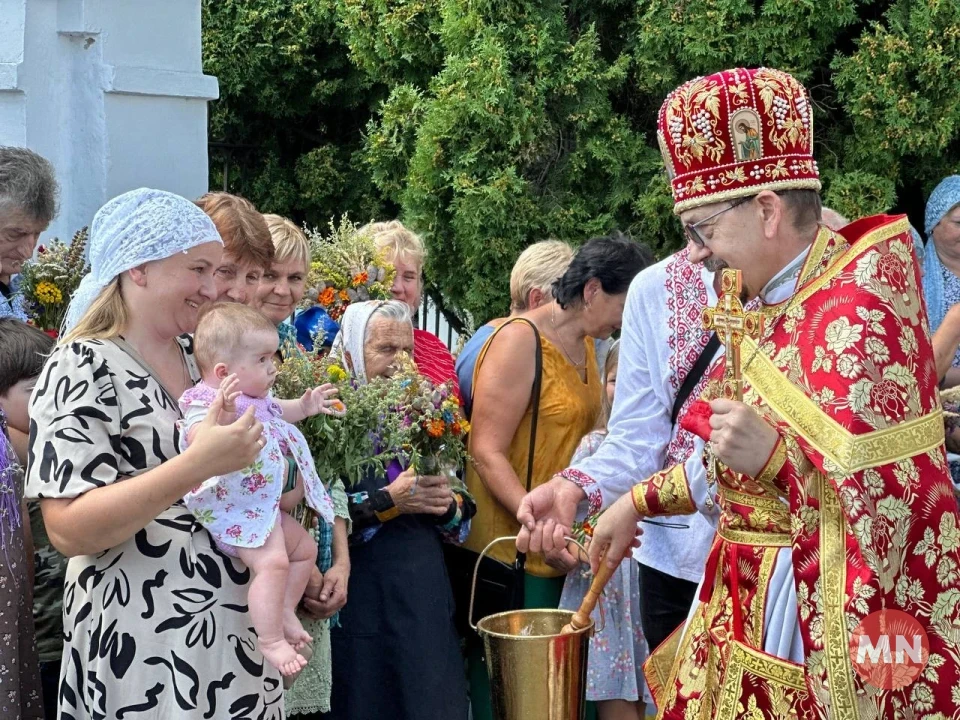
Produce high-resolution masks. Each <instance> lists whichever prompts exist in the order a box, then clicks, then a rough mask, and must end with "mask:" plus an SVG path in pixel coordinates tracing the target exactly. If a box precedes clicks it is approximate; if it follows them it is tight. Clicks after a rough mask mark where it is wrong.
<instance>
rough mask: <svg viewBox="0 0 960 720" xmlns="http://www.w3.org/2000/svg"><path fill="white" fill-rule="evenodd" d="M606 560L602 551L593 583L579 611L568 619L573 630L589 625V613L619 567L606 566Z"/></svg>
mask: <svg viewBox="0 0 960 720" xmlns="http://www.w3.org/2000/svg"><path fill="white" fill-rule="evenodd" d="M606 558H607V553H606V551H604V553H603V555H602V556H601V558H600V569H599V570H598V571H597V574H596V575H594V576H593V582H592V583H590V589H589V590H587V594H586V595H584V596H583V602H582V603H580V609H579V610H577V611H576V612H575V613H574V614H573V617H572V618H571V619H570V627H571V628H573V629H574V630H583V628H585V627H586V626H587V625H589V624H590V613H592V612H593V609H594V608H595V607H596V606H597V601H598V600H599V599H600V594H601V593H602V592H603V588H604V587H605V586H606V584H607V582H608V581H609V580H610V577H611V576H612V575H613V572H614V570H616V569H617V568H618V567H619V566H618V565H614V566H613V567H610V566H609V565H607V563H606V562H605V561H606Z"/></svg>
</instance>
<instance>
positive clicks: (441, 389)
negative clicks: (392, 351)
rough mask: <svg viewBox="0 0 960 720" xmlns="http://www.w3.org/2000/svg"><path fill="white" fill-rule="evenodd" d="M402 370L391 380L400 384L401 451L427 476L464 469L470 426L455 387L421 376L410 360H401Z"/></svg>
mask: <svg viewBox="0 0 960 720" xmlns="http://www.w3.org/2000/svg"><path fill="white" fill-rule="evenodd" d="M400 366H401V369H400V372H398V373H397V374H395V375H394V376H393V378H391V380H392V381H393V382H395V383H399V385H400V391H401V393H402V395H401V398H400V404H399V405H398V406H397V411H398V412H399V413H400V415H401V416H402V418H403V420H402V423H401V426H402V428H403V438H402V448H403V450H404V452H405V454H406V455H407V456H408V457H409V459H410V462H411V463H412V464H413V466H414V467H415V468H416V469H417V470H418V471H420V472H422V473H424V474H428V475H434V474H440V473H441V472H442V471H452V470H456V469H457V468H461V467H464V466H465V465H466V463H467V460H468V459H469V456H468V455H467V448H466V443H465V439H466V435H467V433H468V432H470V423H469V422H467V419H466V417H464V414H463V410H462V408H461V407H460V401H459V400H457V396H456V394H455V393H454V392H453V386H452V384H451V383H443V384H442V385H435V384H434V383H433V382H432V381H430V380H429V379H427V378H425V377H423V376H422V375H420V374H418V373H417V368H416V365H414V363H413V361H412V360H411V359H410V358H409V356H406V355H404V356H403V357H402V358H401V360H400Z"/></svg>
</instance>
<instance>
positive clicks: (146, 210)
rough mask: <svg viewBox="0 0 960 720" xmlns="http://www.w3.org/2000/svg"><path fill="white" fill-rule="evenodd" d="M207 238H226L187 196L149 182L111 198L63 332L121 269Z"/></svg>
mask: <svg viewBox="0 0 960 720" xmlns="http://www.w3.org/2000/svg"><path fill="white" fill-rule="evenodd" d="M208 242H218V243H220V244H221V245H222V244H223V240H222V239H221V238H220V234H219V233H218V232H217V228H216V227H215V226H214V224H213V221H212V220H211V219H210V218H209V217H207V215H206V214H205V213H204V212H203V210H201V209H200V208H198V207H197V206H196V205H194V204H193V203H192V202H190V201H189V200H187V199H186V198H182V197H180V196H179V195H174V194H173V193H169V192H164V191H163V190H151V189H149V188H140V189H139V190H131V191H130V192H125V193H123V195H118V196H117V197H115V198H113V200H110V201H109V202H107V204H106V205H104V206H103V207H102V208H100V209H99V210H98V211H97V214H96V215H95V216H94V218H93V224H92V225H91V226H90V239H89V241H88V242H87V256H88V258H89V260H90V272H89V273H87V274H86V275H85V276H84V278H83V280H81V281H80V286H79V287H78V288H77V289H76V291H75V292H74V293H73V297H72V298H71V300H70V306H69V307H68V308H67V314H66V318H65V319H64V322H63V328H62V329H61V335H63V334H66V333H68V332H69V331H70V330H71V329H72V328H73V327H74V326H76V324H77V323H78V322H80V319H81V318H82V317H83V316H84V314H85V313H86V312H87V310H89V309H90V306H91V305H92V304H93V301H94V300H96V298H97V296H98V295H99V294H100V293H101V292H103V289H104V288H105V287H107V285H109V284H110V283H111V282H113V279H114V278H116V277H117V276H118V275H120V274H121V273H124V272H126V271H127V270H130V269H131V268H135V267H137V266H138V265H142V264H144V263H148V262H151V261H153V260H163V259H164V258H168V257H170V256H172V255H175V254H176V253H178V252H186V251H187V250H189V249H190V248H193V247H196V246H197V245H203V244H204V243H208Z"/></svg>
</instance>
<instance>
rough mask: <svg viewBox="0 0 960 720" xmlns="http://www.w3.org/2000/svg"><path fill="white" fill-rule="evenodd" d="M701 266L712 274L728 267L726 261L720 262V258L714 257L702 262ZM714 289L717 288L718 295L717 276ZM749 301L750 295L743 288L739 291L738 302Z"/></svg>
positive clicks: (718, 281)
mask: <svg viewBox="0 0 960 720" xmlns="http://www.w3.org/2000/svg"><path fill="white" fill-rule="evenodd" d="M703 266H704V267H705V268H706V269H707V270H709V271H710V272H712V273H714V274H717V273H719V272H720V271H721V270H723V269H724V268H728V267H730V266H729V265H727V262H726V260H721V259H720V258H718V257H714V256H711V257H708V258H707V259H706V260H704V261H703ZM716 287H717V292H718V293H719V292H720V290H719V288H720V275H719V274H717V280H716ZM749 299H750V293H748V292H747V289H746V288H743V290H741V291H740V302H742V303H745V302H747V300H749Z"/></svg>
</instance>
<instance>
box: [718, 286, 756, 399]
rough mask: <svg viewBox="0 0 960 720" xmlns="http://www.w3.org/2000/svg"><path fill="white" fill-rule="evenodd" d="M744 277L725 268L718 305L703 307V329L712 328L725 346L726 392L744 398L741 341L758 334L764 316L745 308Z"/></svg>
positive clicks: (731, 396) (732, 396)
mask: <svg viewBox="0 0 960 720" xmlns="http://www.w3.org/2000/svg"><path fill="white" fill-rule="evenodd" d="M742 287H743V285H742V281H741V278H740V271H739V270H732V269H730V268H724V269H723V274H722V275H721V276H720V297H719V298H718V299H717V305H716V307H712V308H705V309H704V311H703V328H704V330H713V331H714V332H716V333H717V335H718V336H719V338H720V342H722V343H723V346H724V347H725V348H726V359H725V361H724V369H723V396H724V397H725V398H727V399H728V400H738V401H742V400H743V378H742V377H741V376H740V343H741V342H743V338H744V336H750V337H754V338H755V337H759V335H760V329H761V327H762V324H763V316H761V315H760V313H758V312H756V311H754V310H751V311H746V312H745V311H744V309H743V303H741V302H740V293H741V290H742Z"/></svg>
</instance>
